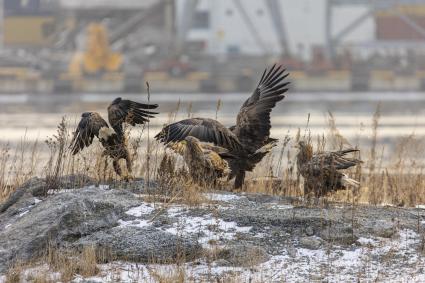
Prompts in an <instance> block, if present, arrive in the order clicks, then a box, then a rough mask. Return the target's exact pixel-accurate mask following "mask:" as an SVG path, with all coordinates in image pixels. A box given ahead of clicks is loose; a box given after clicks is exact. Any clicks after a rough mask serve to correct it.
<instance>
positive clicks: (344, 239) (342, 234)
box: [320, 226, 358, 245]
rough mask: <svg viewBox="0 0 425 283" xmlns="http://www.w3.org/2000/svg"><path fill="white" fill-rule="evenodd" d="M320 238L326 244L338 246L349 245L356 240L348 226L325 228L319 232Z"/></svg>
mask: <svg viewBox="0 0 425 283" xmlns="http://www.w3.org/2000/svg"><path fill="white" fill-rule="evenodd" d="M320 237H321V238H322V239H324V240H326V241H327V242H331V243H333V244H340V245H351V244H354V243H355V242H356V241H357V240H358V237H357V236H356V235H355V234H354V231H353V229H352V228H351V227H349V226H342V227H341V226H335V227H326V228H325V229H323V230H322V231H321V232H320Z"/></svg>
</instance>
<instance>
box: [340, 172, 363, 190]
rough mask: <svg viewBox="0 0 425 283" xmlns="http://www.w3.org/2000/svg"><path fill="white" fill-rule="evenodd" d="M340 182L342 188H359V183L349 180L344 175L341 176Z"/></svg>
mask: <svg viewBox="0 0 425 283" xmlns="http://www.w3.org/2000/svg"><path fill="white" fill-rule="evenodd" d="M341 181H342V184H343V185H344V186H352V187H354V188H356V189H358V188H360V183H359V182H358V181H356V180H354V179H351V178H350V177H348V176H347V175H346V174H343V175H342V179H341Z"/></svg>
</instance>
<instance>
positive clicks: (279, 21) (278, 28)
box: [177, 0, 290, 55]
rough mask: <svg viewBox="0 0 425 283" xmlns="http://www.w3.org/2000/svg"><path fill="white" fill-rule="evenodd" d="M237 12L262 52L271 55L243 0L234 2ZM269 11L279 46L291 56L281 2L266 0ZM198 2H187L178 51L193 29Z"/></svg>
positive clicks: (179, 33)
mask: <svg viewBox="0 0 425 283" xmlns="http://www.w3.org/2000/svg"><path fill="white" fill-rule="evenodd" d="M232 2H233V4H234V5H235V7H236V8H237V10H238V11H239V13H240V15H241V17H242V20H243V22H244V24H245V25H246V27H247V28H248V30H249V32H250V33H251V35H252V37H253V38H254V40H255V42H256V44H257V45H258V46H259V47H260V49H261V50H263V52H264V53H265V54H268V53H270V50H269V49H270V48H269V46H267V44H266V43H265V41H264V39H263V38H262V37H261V32H260V31H258V28H257V27H256V26H255V24H254V22H253V21H252V19H251V18H250V16H249V15H248V11H247V9H246V7H245V6H246V5H244V3H243V1H241V0H233V1H232ZM264 2H265V5H266V7H267V9H268V10H269V13H270V17H271V21H272V25H273V27H274V31H275V32H276V36H277V38H278V40H279V44H280V47H281V50H282V54H283V55H289V54H290V51H289V42H288V37H287V34H286V28H285V23H284V17H283V14H282V13H281V7H280V1H279V0H264ZM197 3H198V0H185V4H184V8H183V16H182V17H181V19H180V21H179V22H178V23H177V47H178V48H177V49H178V50H180V49H181V46H182V45H183V43H184V41H185V40H186V36H187V33H188V31H189V30H190V27H191V22H192V17H193V14H194V13H195V10H196V5H197Z"/></svg>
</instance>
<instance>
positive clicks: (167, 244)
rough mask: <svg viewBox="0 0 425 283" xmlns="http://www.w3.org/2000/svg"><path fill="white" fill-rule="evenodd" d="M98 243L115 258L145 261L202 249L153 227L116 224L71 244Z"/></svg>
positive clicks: (192, 254)
mask: <svg viewBox="0 0 425 283" xmlns="http://www.w3.org/2000/svg"><path fill="white" fill-rule="evenodd" d="M83 246H96V247H98V248H103V249H106V250H107V251H108V252H109V253H110V254H111V256H112V258H114V259H120V260H128V261H137V262H143V263H152V262H154V263H174V262H176V259H185V260H191V259H194V258H196V257H197V256H198V255H199V254H200V252H201V251H202V248H201V246H200V245H199V244H198V242H197V241H195V240H191V239H185V238H179V237H177V236H175V235H173V234H170V233H167V232H163V231H161V230H158V229H155V228H154V227H143V228H140V227H114V228H112V229H106V230H102V231H99V232H96V233H93V234H91V235H88V236H86V237H83V238H81V239H80V240H78V241H77V242H75V243H73V244H72V247H77V248H81V247H83Z"/></svg>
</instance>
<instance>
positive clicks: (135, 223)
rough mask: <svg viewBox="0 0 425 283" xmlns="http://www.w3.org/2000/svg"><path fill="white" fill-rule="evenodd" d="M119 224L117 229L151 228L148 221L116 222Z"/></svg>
mask: <svg viewBox="0 0 425 283" xmlns="http://www.w3.org/2000/svg"><path fill="white" fill-rule="evenodd" d="M118 223H119V227H126V226H131V227H140V228H142V227H148V226H151V225H152V224H151V223H150V222H149V221H148V220H143V219H141V220H130V221H124V220H121V219H120V220H118Z"/></svg>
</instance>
